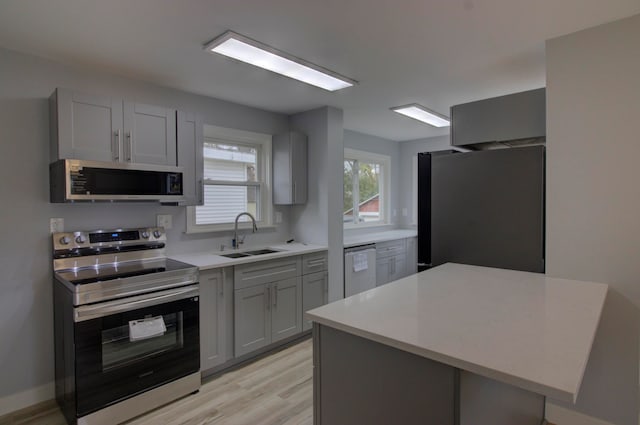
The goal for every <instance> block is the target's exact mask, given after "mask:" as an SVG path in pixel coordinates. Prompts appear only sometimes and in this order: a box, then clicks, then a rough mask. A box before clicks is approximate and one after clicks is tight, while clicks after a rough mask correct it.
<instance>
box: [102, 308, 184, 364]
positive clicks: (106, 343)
mask: <svg viewBox="0 0 640 425" xmlns="http://www.w3.org/2000/svg"><path fill="white" fill-rule="evenodd" d="M160 317H161V318H162V321H164V326H165V327H166V331H164V332H163V333H161V334H159V335H157V336H151V337H149V338H145V339H135V338H132V337H131V336H130V333H129V327H130V324H129V323H126V324H124V325H122V326H118V327H114V328H108V329H104V330H103V331H102V371H103V372H107V371H109V370H113V369H116V368H119V367H123V366H127V365H129V364H131V363H133V362H136V361H139V360H142V359H145V358H147V357H151V356H155V355H157V354H160V353H166V352H168V351H173V350H179V349H181V348H182V347H183V346H184V331H183V325H184V324H183V317H182V312H181V311H180V312H176V313H171V314H165V315H162V316H160ZM144 319H156V320H159V317H158V318H152V317H145V318H144Z"/></svg>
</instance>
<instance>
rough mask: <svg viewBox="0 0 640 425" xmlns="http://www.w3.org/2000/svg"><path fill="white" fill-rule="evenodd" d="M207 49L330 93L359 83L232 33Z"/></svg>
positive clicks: (206, 47) (215, 41)
mask: <svg viewBox="0 0 640 425" xmlns="http://www.w3.org/2000/svg"><path fill="white" fill-rule="evenodd" d="M205 49H207V50H208V51H209V52H212V53H219V54H221V55H225V56H228V57H230V58H233V59H237V60H239V61H242V62H246V63H248V64H251V65H255V66H258V67H260V68H264V69H267V70H269V71H272V72H276V73H278V74H282V75H284V76H287V77H289V78H294V79H296V80H299V81H302V82H303V83H307V84H311V85H313V86H316V87H320V88H323V89H325V90H329V91H335V90H340V89H344V88H346V87H351V86H353V85H354V84H356V83H357V82H356V81H354V80H352V79H350V78H346V77H343V76H341V75H339V74H336V73H335V72H333V71H329V70H328V69H324V68H322V67H320V66H318V65H314V64H312V63H309V62H307V61H305V60H303V59H300V58H297V57H295V56H292V55H290V54H288V53H285V52H282V51H280V50H277V49H274V48H273V47H270V46H267V45H266V44H262V43H260V42H258V41H255V40H252V39H250V38H247V37H245V36H243V35H240V34H236V33H234V32H232V31H227V32H225V33H224V34H222V35H221V36H220V37H218V38H216V39H215V40H213V41H212V42H211V43H209V44H207V45H206V46H205Z"/></svg>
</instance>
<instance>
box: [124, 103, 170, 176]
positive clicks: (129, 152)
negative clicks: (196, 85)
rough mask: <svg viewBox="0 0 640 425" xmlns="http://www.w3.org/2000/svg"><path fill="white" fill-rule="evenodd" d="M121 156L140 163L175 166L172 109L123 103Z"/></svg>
mask: <svg viewBox="0 0 640 425" xmlns="http://www.w3.org/2000/svg"><path fill="white" fill-rule="evenodd" d="M124 158H125V160H126V161H127V162H138V163H142V164H156V165H177V161H176V111H175V109H168V108H163V107H160V106H153V105H144V104H141V103H133V102H125V103H124Z"/></svg>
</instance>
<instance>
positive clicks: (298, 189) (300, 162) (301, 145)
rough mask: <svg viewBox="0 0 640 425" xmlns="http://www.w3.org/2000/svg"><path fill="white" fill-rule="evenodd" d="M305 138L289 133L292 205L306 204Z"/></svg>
mask: <svg viewBox="0 0 640 425" xmlns="http://www.w3.org/2000/svg"><path fill="white" fill-rule="evenodd" d="M307 168H308V167H307V136H305V135H304V134H300V133H295V132H293V133H291V178H292V183H293V187H292V192H293V202H292V204H297V205H299V204H305V203H307Z"/></svg>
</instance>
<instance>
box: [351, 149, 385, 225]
mask: <svg viewBox="0 0 640 425" xmlns="http://www.w3.org/2000/svg"><path fill="white" fill-rule="evenodd" d="M347 159H357V160H361V161H372V162H378V163H380V164H382V172H381V173H380V174H381V176H380V177H381V179H380V180H381V182H380V200H381V201H382V202H380V205H381V206H380V220H378V221H369V222H366V223H353V222H352V223H344V228H345V229H362V228H365V227H379V226H384V225H387V224H389V217H390V216H391V215H390V211H391V200H390V190H389V189H390V186H391V157H390V156H387V155H381V154H377V153H372V152H365V151H360V150H356V149H350V148H345V149H344V160H347ZM358 195H359V194H358Z"/></svg>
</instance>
